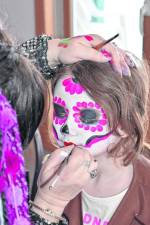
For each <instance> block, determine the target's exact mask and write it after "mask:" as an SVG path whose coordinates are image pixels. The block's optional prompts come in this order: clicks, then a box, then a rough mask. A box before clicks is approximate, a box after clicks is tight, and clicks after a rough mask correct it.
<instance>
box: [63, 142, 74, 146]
mask: <svg viewBox="0 0 150 225" xmlns="http://www.w3.org/2000/svg"><path fill="white" fill-rule="evenodd" d="M69 145H75V144H74V143H72V142H66V141H65V142H64V146H69Z"/></svg>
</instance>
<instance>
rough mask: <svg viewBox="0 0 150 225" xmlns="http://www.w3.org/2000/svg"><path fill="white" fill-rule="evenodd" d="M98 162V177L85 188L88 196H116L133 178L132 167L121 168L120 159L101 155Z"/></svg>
mask: <svg viewBox="0 0 150 225" xmlns="http://www.w3.org/2000/svg"><path fill="white" fill-rule="evenodd" d="M96 159H97V160H98V175H97V177H96V178H95V179H92V180H91V182H90V184H88V186H87V187H86V188H85V191H87V192H88V193H89V194H91V195H93V196H97V197H98V196H99V197H109V196H112V195H115V194H118V193H120V192H122V191H123V190H125V189H126V188H128V187H129V185H130V183H131V181H132V177H133V165H132V164H130V165H128V166H123V162H122V160H121V159H116V160H114V159H113V158H111V157H108V156H107V155H101V156H99V157H97V158H96Z"/></svg>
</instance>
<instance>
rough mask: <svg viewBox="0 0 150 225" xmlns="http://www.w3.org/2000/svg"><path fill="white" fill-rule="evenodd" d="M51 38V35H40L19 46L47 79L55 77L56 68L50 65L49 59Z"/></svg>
mask: <svg viewBox="0 0 150 225" xmlns="http://www.w3.org/2000/svg"><path fill="white" fill-rule="evenodd" d="M51 39H52V38H51V37H50V36H47V35H39V36H37V37H34V38H32V39H30V40H27V41H26V42H24V43H23V44H22V45H20V46H19V51H20V52H21V53H22V54H23V55H24V56H25V57H27V58H28V59H30V60H31V62H32V63H34V65H35V66H36V67H37V69H38V70H39V71H40V72H41V73H42V75H43V76H44V78H45V79H46V80H48V79H51V78H53V77H54V75H55V69H56V68H55V67H54V68H51V67H50V66H49V64H48V59H47V50H48V40H51Z"/></svg>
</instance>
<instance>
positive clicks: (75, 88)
mask: <svg viewBox="0 0 150 225" xmlns="http://www.w3.org/2000/svg"><path fill="white" fill-rule="evenodd" d="M63 86H64V87H65V91H66V92H69V93H70V94H71V95H74V94H81V93H82V92H83V91H84V88H83V87H82V86H81V85H80V84H79V83H77V82H76V80H75V79H74V78H72V77H69V78H66V79H65V80H64V81H63Z"/></svg>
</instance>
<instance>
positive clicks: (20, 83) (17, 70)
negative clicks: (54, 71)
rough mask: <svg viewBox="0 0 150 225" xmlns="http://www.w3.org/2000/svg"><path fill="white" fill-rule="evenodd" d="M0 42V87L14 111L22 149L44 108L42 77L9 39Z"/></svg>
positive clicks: (44, 85) (33, 131)
mask: <svg viewBox="0 0 150 225" xmlns="http://www.w3.org/2000/svg"><path fill="white" fill-rule="evenodd" d="M1 41H2V42H3V43H2V42H0V89H1V90H2V92H3V94H4V95H5V96H6V97H7V99H8V100H9V101H10V103H11V105H12V107H13V108H14V109H15V110H16V113H17V118H18V123H19V128H20V134H21V140H22V144H23V147H24V148H25V147H26V146H27V145H28V144H29V142H30V141H31V139H32V138H33V136H34V133H35V131H36V129H37V127H38V125H39V123H40V121H41V117H42V115H43V110H44V89H45V88H47V86H46V83H45V81H44V79H43V78H42V76H41V74H40V73H39V72H38V71H37V70H36V68H35V67H34V66H33V65H32V64H31V63H30V61H29V60H28V59H26V58H25V57H23V56H22V55H21V54H20V53H17V52H16V50H15V48H13V47H12V46H11V45H10V42H7V43H4V42H5V41H6V39H5V40H1Z"/></svg>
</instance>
